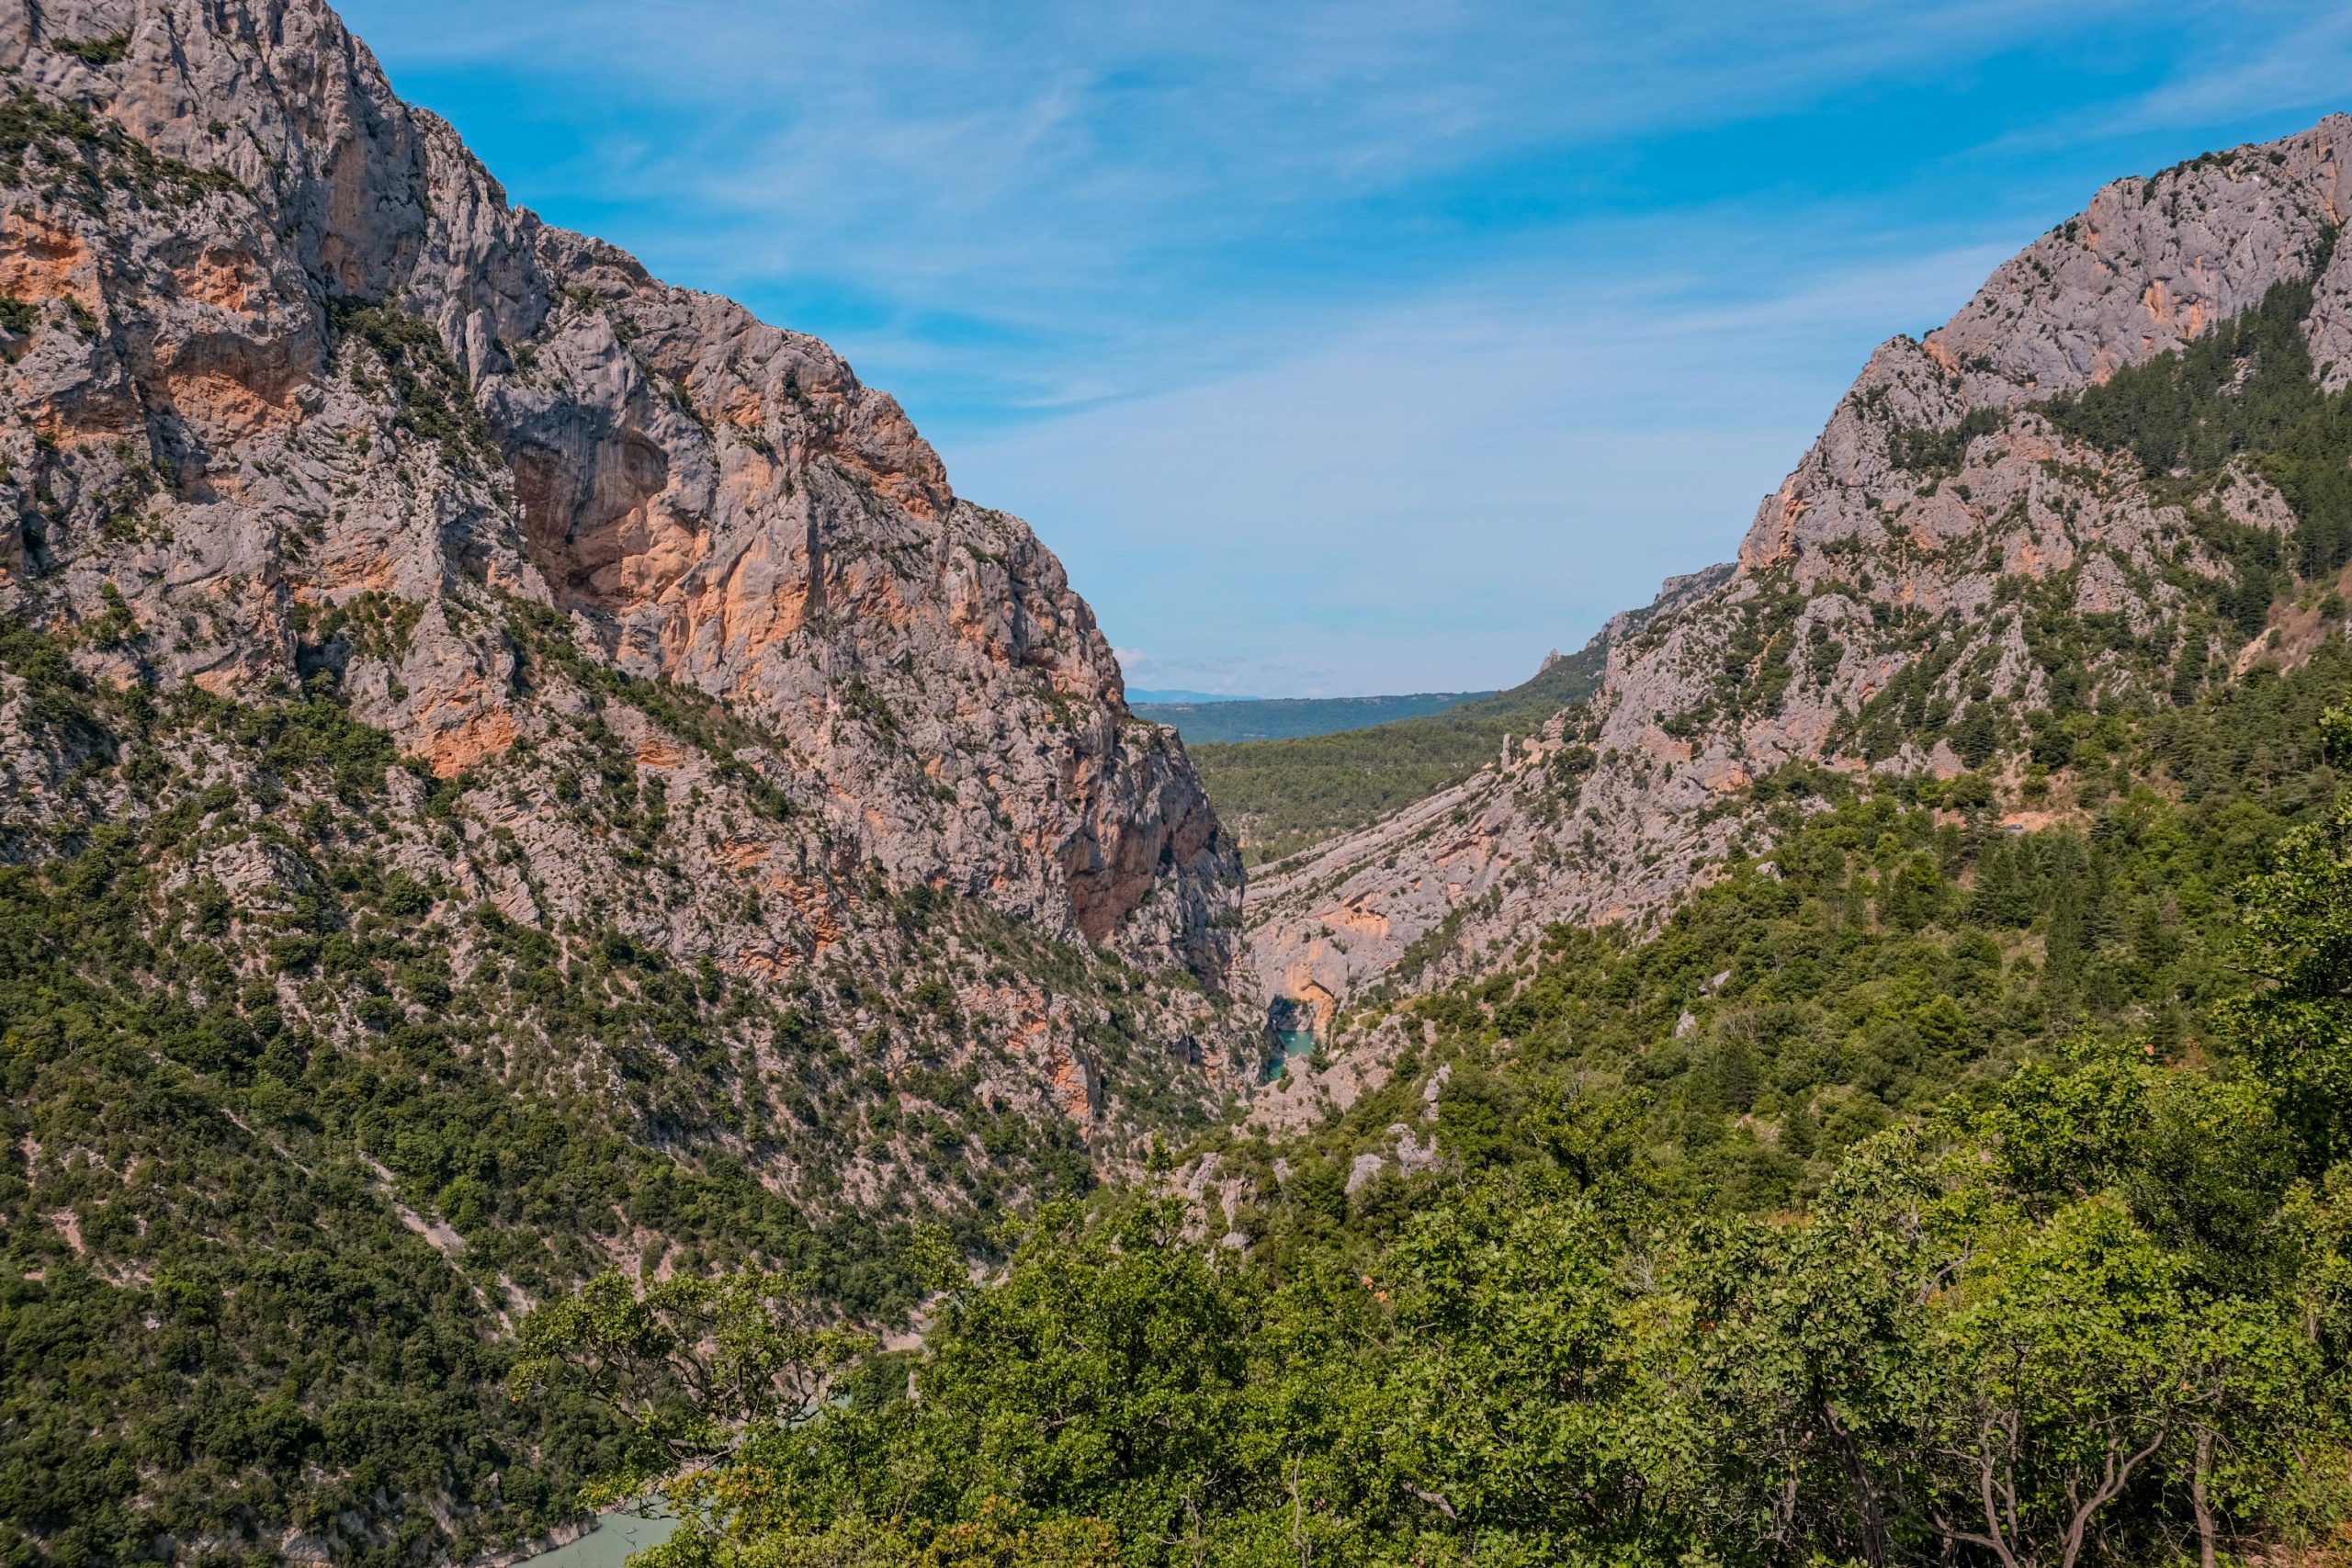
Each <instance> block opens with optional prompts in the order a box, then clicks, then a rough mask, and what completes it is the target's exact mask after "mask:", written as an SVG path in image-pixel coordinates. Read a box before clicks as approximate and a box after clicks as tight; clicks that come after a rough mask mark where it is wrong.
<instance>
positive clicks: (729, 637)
mask: <svg viewBox="0 0 2352 1568" xmlns="http://www.w3.org/2000/svg"><path fill="white" fill-rule="evenodd" d="M0 70H6V72H7V73H8V74H9V78H10V81H11V83H12V84H14V85H16V87H17V91H18V92H19V93H20V94H21V95H23V96H19V98H18V99H17V104H16V107H15V109H14V111H13V113H14V117H15V119H16V121H17V124H18V128H19V129H18V131H17V135H16V136H15V137H14V138H13V139H12V146H11V150H10V152H8V154H7V156H8V157H9V158H10V159H12V161H13V162H12V164H11V166H10V167H8V168H7V169H6V173H7V174H8V175H11V176H12V177H11V178H10V179H9V180H8V185H9V186H10V189H9V192H8V195H7V197H6V212H5V215H0V293H5V294H6V295H7V296H8V297H9V298H10V299H12V300H14V301H16V302H17V307H18V308H19V309H18V311H17V314H18V315H19V316H21V317H22V318H23V319H22V320H21V321H17V323H15V324H14V325H12V327H11V329H10V330H9V333H8V336H7V338H6V340H5V341H6V355H7V359H8V364H7V366H6V372H5V378H6V398H5V402H6V407H5V409H0V421H5V424H0V453H5V454H6V457H7V459H8V465H9V477H8V479H7V480H6V484H5V490H6V494H5V495H0V515H5V516H6V518H7V519H8V521H7V523H6V525H5V530H6V531H5V534H0V564H5V566H6V572H5V575H0V607H5V608H6V610H8V611H10V612H11V613H14V614H17V615H21V616H23V617H25V618H27V619H28V620H30V621H33V622H35V623H38V624H40V625H42V626H48V627H51V628H52V629H55V628H63V627H69V626H74V625H76V624H81V625H87V624H90V623H93V622H96V621H97V620H98V619H99V618H100V617H102V616H104V615H106V614H107V612H108V608H109V604H111V601H110V600H108V599H107V598H106V597H105V595H106V594H107V593H108V592H112V593H114V594H117V595H119V597H120V601H121V603H122V604H123V605H124V606H125V608H124V611H123V612H122V613H123V614H126V615H128V616H129V619H130V626H128V627H125V628H122V630H123V634H124V635H122V636H119V637H113V638H111V639H109V640H110V641H111V642H112V643H113V644H114V645H115V646H116V647H117V648H118V649H122V651H120V652H119V653H118V654H116V655H114V656H112V657H111V658H110V659H109V658H107V657H106V656H102V655H94V656H93V657H94V661H95V662H101V663H104V662H111V664H112V665H113V667H114V668H113V673H114V675H115V676H116V678H118V679H127V678H130V677H132V676H134V675H143V676H145V677H147V678H150V679H153V680H154V681H156V682H161V683H162V684H164V685H165V686H169V685H171V684H173V683H175V682H196V683H198V684H200V685H202V686H204V687H206V688H207V689H209V690H211V691H214V692H216V693H220V694H256V693H259V692H262V691H265V690H267V689H269V688H270V687H272V686H273V684H275V685H278V686H290V685H292V684H293V683H294V682H297V681H298V680H299V679H300V677H301V676H302V675H303V674H304V673H305V672H306V667H305V662H304V661H305V659H306V657H311V656H306V655H305V653H304V652H303V630H302V627H303V625H304V623H305V622H306V620H311V621H314V620H316V619H317V618H319V617H321V616H323V615H331V614H333V613H334V612H335V611H338V610H345V609H347V608H348V607H349V606H350V605H351V604H354V603H355V602H356V601H358V600H360V599H362V598H363V597H366V596H369V595H378V596H388V597H389V599H390V600H391V601H396V602H398V603H399V604H410V605H416V606H420V607H422V611H423V613H422V615H420V616H418V617H416V618H415V619H414V620H413V623H412V624H411V625H410V626H409V627H408V630H407V635H406V636H405V637H404V638H402V639H401V644H402V645H401V647H398V648H388V649H383V650H380V651H366V652H356V653H355V652H353V651H352V650H350V649H347V648H345V649H336V650H334V652H333V653H332V654H331V655H330V656H329V657H331V658H333V659H334V660H335V661H336V662H337V664H338V665H339V666H340V667H341V673H342V677H343V680H344V682H345V690H346V691H348V692H349V693H350V694H352V697H353V700H354V702H355V705H356V711H357V713H358V714H359V716H361V717H363V718H364V719H366V720H367V721H368V722H369V723H371V724H375V725H378V726H379V727H381V728H386V729H388V730H390V732H391V733H392V734H394V735H395V736H396V737H397V738H398V739H400V741H401V745H402V746H403V748H405V749H407V750H410V751H412V752H413V754H416V755H419V756H422V757H424V758H426V759H428V760H429V761H430V762H431V765H432V767H433V769H434V771H435V773H440V774H442V775H444V776H455V775H457V774H458V773H461V772H463V771H465V770H468V769H469V768H475V767H478V766H479V765H481V763H482V762H483V761H485V760H486V759H489V758H492V757H495V756H498V755H500V754H502V753H503V752H505V751H507V750H510V749H512V748H514V747H515V746H517V745H519V744H525V743H526V742H528V741H530V740H531V739H533V738H534V737H535V736H537V734H539V733H540V730H541V721H540V718H539V717H538V716H537V715H536V713H535V707H534V704H533V702H532V701H531V697H530V694H529V693H527V692H526V691H524V690H521V689H520V688H518V686H517V683H516V682H517V676H516V664H515V656H514V649H513V647H512V642H513V639H512V637H511V635H510V634H509V632H508V631H507V629H506V628H505V626H503V615H502V613H501V611H500V608H499V606H500V605H501V604H503V603H504V602H506V601H509V600H512V601H515V602H522V603H528V604H539V605H547V606H552V607H553V608H555V609H557V610H559V611H560V612H562V613H564V614H565V615H568V616H569V617H570V618H571V623H572V628H573V632H574V635H575V636H576V637H578V638H579V639H581V640H582V642H583V643H585V644H587V645H589V646H592V647H594V649H597V650H598V652H599V654H600V656H601V658H603V659H605V660H609V661H610V663H611V664H612V665H613V666H614V667H616V668H617V669H619V670H621V671H626V672H628V673H630V674H633V675H639V676H644V677H650V678H656V679H659V680H663V681H668V682H676V683H678V684H682V685H685V686H689V687H692V688H694V689H696V690H699V691H702V692H705V693H708V694H712V695H714V696H717V697H719V698H722V699H723V700H725V701H726V702H727V703H728V704H729V705H730V706H731V707H732V708H733V709H734V710H735V711H736V712H737V713H739V714H741V716H744V717H746V718H749V719H752V720H753V721H754V722H756V723H757V724H758V725H759V726H761V727H762V728H763V730H765V731H766V732H767V733H768V735H770V736H771V737H773V739H774V740H775V742H776V744H775V746H774V748H773V749H772V751H771V754H770V755H769V756H768V757H767V758H766V759H765V760H764V764H763V766H764V768H765V771H766V773H768V775H769V776H770V777H771V778H772V779H773V781H774V782H775V784H776V785H777V786H778V787H781V788H783V789H785V790H786V792H787V793H788V794H790V795H791V796H792V797H793V799H794V801H795V802H796V803H797V804H798V805H800V806H802V807H806V808H807V809H809V811H810V812H812V813H814V814H816V815H818V816H820V817H821V818H822V820H823V823H824V826H825V829H826V831H827V833H828V835H829V836H830V838H831V840H833V841H834V843H835V845H836V847H837V848H843V847H845V848H846V849H847V850H848V851H849V852H851V853H853V854H854V857H855V858H857V859H861V860H870V861H871V862H874V863H877V864H878V865H879V866H880V868H881V869H882V870H883V871H884V872H885V874H887V875H888V877H889V878H890V879H892V880H893V881H894V882H896V883H899V884H900V885H910V884H923V885H928V886H933V887H935V888H938V889H941V890H943V891H947V892H951V893H955V894H959V895H968V896H972V897H979V898H982V899H985V900H986V901H988V902H989V903H990V904H991V905H992V906H994V907H995V908H999V909H1001V910H1002V911H1004V912H1006V913H1008V914H1011V915H1012V916H1014V917H1016V918H1019V919H1023V920H1027V921H1031V922H1035V924H1036V925H1038V926H1039V927H1041V928H1042V929H1044V930H1046V931H1052V932H1056V933H1059V934H1063V935H1067V936H1069V937H1072V938H1080V937H1082V938H1083V939H1085V940H1088V941H1091V942H1098V943H1106V944H1110V945H1113V946H1114V947H1116V948H1117V949H1119V950H1120V951H1122V952H1124V953H1128V954H1131V955H1133V956H1135V957H1136V958H1138V959H1142V960H1145V961H1147V962H1174V963H1178V964H1182V965H1184V966H1186V967H1189V968H1191V969H1192V970H1193V971H1194V972H1195V973H1196V974H1198V975H1200V976H1204V978H1207V979H1209V980H1210V981H1211V982H1212V983H1215V982H1216V981H1218V980H1219V979H1221V977H1222V976H1223V973H1224V971H1225V968H1226V966H1227V964H1228V962H1229V960H1230V938H1229V935H1228V934H1227V924H1228V923H1229V922H1228V921H1226V920H1221V919H1220V918H1219V917H1220V916H1221V915H1223V914H1225V913H1226V912H1227V911H1228V910H1230V908H1232V906H1233V903H1234V901H1235V899H1236V897H1237V896H1238V886H1239V874H1238V860H1237V859H1236V857H1235V855H1234V854H1233V852H1232V850H1231V848H1230V846H1229V844H1228V843H1227V840H1226V837H1225V836H1224V835H1223V834H1222V832H1221V831H1220V830H1219V829H1218V827H1217V824H1216V819H1215V817H1214V815H1213V813H1212V812H1211V811H1210V809H1209V807H1208V805H1207V803H1206V801H1205V799H1204V797H1203V796H1202V795H1201V793H1200V791H1199V789H1198V787H1197V784H1195V782H1194V780H1193V774H1192V772H1191V769H1190V767H1189V765H1188V764H1187V763H1186V762H1185V761H1184V759H1183V757H1182V750H1181V749H1180V748H1179V746H1178V745H1177V743H1176V742H1175V740H1174V739H1173V738H1172V735H1170V733H1169V732H1166V731H1163V730H1160V729H1159V728H1156V727H1152V726H1149V725H1146V724H1143V723H1141V722H1139V721H1136V720H1135V719H1133V718H1132V717H1131V716H1129V715H1128V713H1127V711H1126V707H1125V700H1124V695H1123V688H1122V685H1121V682H1120V678H1119V672H1118V669H1117V666H1116V663H1115V661H1114V660H1113V658H1112V656H1111V653H1110V649H1109V648H1108V645H1107V644H1106V643H1105V642H1104V640H1103V637H1102V635H1101V633H1100V632H1099V631H1098V630H1097V629H1096V627H1095V626H1094V623H1093V619H1092V616H1091V614H1090V613H1089V612H1088V610H1087V608H1086V606H1085V604H1084V603H1083V602H1082V601H1080V599H1079V598H1078V597H1077V595H1076V594H1074V593H1073V592H1071V591H1070V589H1069V584H1068V582H1067V581H1066V579H1065V578H1064V576H1063V574H1062V571H1061V569H1060V566H1059V564H1058V563H1057V561H1055V559H1054V558H1053V557H1052V556H1051V554H1050V553H1049V552H1047V551H1046V549H1045V548H1044V547H1043V546H1041V545H1040V544H1039V543H1038V542H1037V541H1036V539H1035V536H1033V535H1031V533H1030V532H1029V530H1028V529H1027V528H1025V527H1024V526H1023V525H1021V524H1020V523H1019V522H1018V521H1016V520H1014V519H1012V518H1010V517H1007V516H1005V515H1004V514H1002V513H994V512H990V511H989V510H987V509H985V508H982V507H978V506H976V505H974V504H972V503H971V502H967V501H965V500H963V499H961V498H959V497H957V496H956V494H955V493H954V492H953V491H952V490H951V489H950V488H949V486H948V483H947V479H946V475H945V472H944V468H943V467H942V465H941V464H940V462H939V459H938V457H936V455H935V454H933V451H932V450H931V448H930V447H929V446H926V445H925V444H924V443H923V441H922V438H921V437H920V436H919V435H917V434H916V433H915V431H914V429H913V428H912V426H911V425H910V423H908V421H907V419H906V417H905V415H904V414H903V413H902V412H900V411H899V407H898V405H897V404H896V403H895V402H894V401H892V400H890V399H889V398H888V396H886V395H884V394H882V393H879V392H876V391H874V390H873V389H869V388H866V387H865V386H864V385H862V384H861V383H860V382H859V381H858V380H857V378H855V376H854V375H853V374H852V372H851V371H850V368H849V367H848V366H847V365H845V364H844V363H842V360H841V359H840V358H839V357H838V356H836V355H833V354H832V353H831V352H830V351H829V350H827V349H826V348H825V347H824V346H823V345H822V344H820V343H818V342H816V341H815V340H813V339H810V338H808V337H806V336H802V335H800V334H797V333H788V332H783V331H778V330H776V329H773V328H770V327H767V326H764V325H763V324H761V323H760V322H758V321H755V320H754V319H752V317H751V316H750V315H749V314H748V313H747V312H745V311H743V310H741V309H740V308H739V307H737V306H735V305H733V304H731V303H729V302H727V301H725V300H721V299H712V298H709V297H707V296H701V295H695V294H692V293H689V292H686V291H684V290H679V289H673V288H666V287H664V286H662V285H661V284H659V283H658V282H656V281H655V280H653V279H652V278H650V277H649V276H647V275H646V273H645V272H644V270H643V269H642V268H641V267H639V266H638V265H637V264H636V263H635V262H633V261H632V260H630V259H629V258H628V257H627V256H626V255H623V254H620V253H618V252H616V251H615V250H613V249H612V248H611V247H609V246H605V245H603V244H600V243H596V242H594V241H590V240H586V239H582V238H581V237H579V236H577V235H573V234H569V233H565V232H563V231H560V230H555V229H552V228H549V227H548V226H546V225H544V224H542V223H540V222H539V221H538V220H537V219H535V218H534V217H532V216H531V215H530V214H529V213H527V212H522V211H517V210H515V209H511V208H510V207H509V206H508V205H507V203H506V200H505V198H504V196H503V192H502V191H501V190H500V188H499V187H498V186H497V185H496V184H495V183H494V182H493V181H492V180H491V178H490V177H489V176H488V175H487V174H486V173H485V172H484V171H483V170H482V169H481V166H480V165H479V164H477V163H476V162H475V161H474V160H473V159H472V158H471V157H470V155H469V154H468V153H467V152H465V150H464V148H463V147H462V146H461V145H460V144H459V143H458V140H457V138H456V137H455V135H454V134H453V133H451V131H450V130H448V128H447V126H446V125H443V124H442V123H440V122H439V121H437V120H435V119H434V118H431V117H430V116H427V115H424V114H421V113H417V112H413V111H411V110H409V109H408V108H406V107H404V106H402V105H401V103H400V102H399V100H398V99H397V98H396V97H394V96H393V95H392V93H391V91H390V87H389V86H388V85H386V83H385V81H384V79H383V77H382V75H381V73H379V71H378V69H377V68H376V66H375V63H374V62H373V61H372V59H371V58H370V57H369V56H368V53H367V51H366V50H365V48H364V47H363V46H362V45H360V44H359V43H358V42H357V41H356V39H353V38H352V37H351V36H350V35H349V34H348V33H347V32H346V31H345V29H344V28H343V27H342V26H341V24H340V23H339V22H338V21H337V20H336V18H335V17H334V15H333V14H332V13H331V12H330V11H328V10H327V9H326V8H325V7H324V6H322V5H318V4H315V3H311V0H280V3H255V4H250V5H243V4H240V5H227V6H220V5H209V4H196V3H182V4H169V3H155V0H140V3H133V0H52V3H50V4H46V5H44V6H40V7H39V8H38V9H33V8H28V7H24V6H17V7H13V8H12V11H11V14H8V15H6V16H5V17H0Z"/></svg>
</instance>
